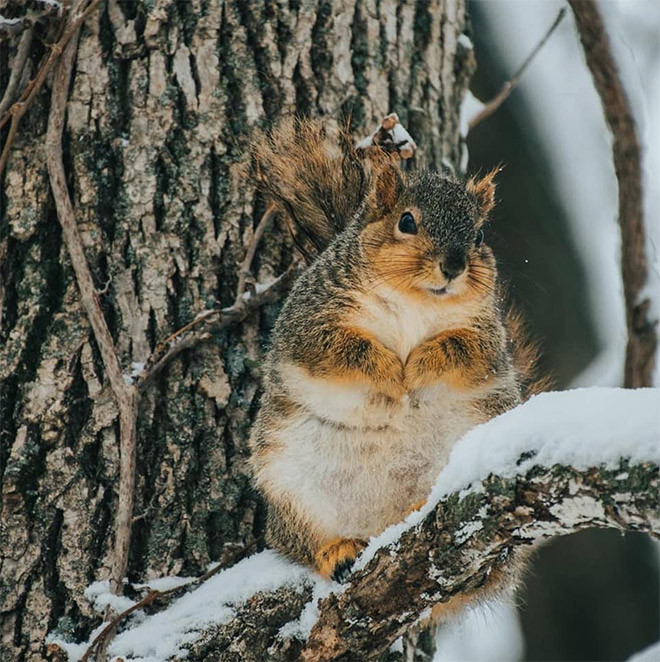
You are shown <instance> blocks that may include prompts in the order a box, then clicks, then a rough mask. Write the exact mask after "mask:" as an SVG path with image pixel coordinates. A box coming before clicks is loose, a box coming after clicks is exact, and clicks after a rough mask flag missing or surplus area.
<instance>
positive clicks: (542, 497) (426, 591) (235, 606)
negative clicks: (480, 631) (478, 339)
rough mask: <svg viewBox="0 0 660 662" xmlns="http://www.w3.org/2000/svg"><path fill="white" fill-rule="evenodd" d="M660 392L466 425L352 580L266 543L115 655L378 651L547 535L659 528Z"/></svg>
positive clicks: (135, 633)
mask: <svg viewBox="0 0 660 662" xmlns="http://www.w3.org/2000/svg"><path fill="white" fill-rule="evenodd" d="M659 401H660V391H658V390H654V389H642V390H637V391H631V390H623V389H582V390H577V391H571V392H564V393H547V394H543V395H540V396H537V397H535V398H533V399H531V400H530V401H529V402H527V403H526V404H524V405H522V406H520V407H518V408H517V409H515V410H513V411H511V412H508V413H506V414H504V415H503V416H500V417H499V418H497V419H495V420H493V421H491V422H489V423H487V424H485V425H482V426H480V427H478V428H476V429H474V430H473V431H471V432H470V433H469V434H468V435H466V436H465V437H464V438H463V439H462V440H461V441H460V442H459V443H458V444H457V445H456V447H455V448H454V450H453V452H452V455H451V458H450V461H449V464H448V465H447V467H446V468H445V469H444V470H443V472H442V473H441V475H440V476H439V478H438V482H437V484H436V486H435V488H434V490H433V492H432V493H431V495H430V497H429V500H428V502H427V504H426V506H425V507H424V508H423V509H422V510H421V511H419V512H415V513H412V514H411V515H410V516H409V517H408V518H407V519H406V520H405V521H404V522H402V523H401V524H399V525H396V526H393V527H390V529H388V530H386V531H385V532H384V533H383V534H382V535H381V536H380V537H379V538H377V539H374V540H372V541H371V543H370V545H369V546H368V547H367V549H366V550H365V552H364V553H363V555H362V557H361V558H360V559H358V562H357V564H356V569H355V572H354V574H353V575H352V577H351V580H350V583H348V584H347V585H344V586H339V585H337V584H333V583H330V582H325V581H324V580H321V579H317V578H316V577H315V576H313V575H312V574H311V573H309V572H308V571H307V570H305V569H302V568H300V567H298V566H295V565H293V564H290V563H288V562H287V561H284V560H283V559H281V558H279V557H278V556H277V555H276V554H274V553H273V552H263V553H262V554H260V555H256V556H253V557H250V558H248V559H245V560H244V561H242V562H240V563H239V564H237V565H236V566H234V567H232V568H230V569H228V570H226V571H224V572H222V573H220V574H218V575H217V576H216V577H214V578H213V579H212V580H209V582H207V583H206V584H205V585H203V586H202V587H200V588H198V589H197V590H196V591H195V592H192V593H189V594H188V595H185V596H184V597H183V598H181V599H179V600H178V601H177V602H176V603H174V604H173V605H172V606H171V607H170V608H169V609H168V610H166V611H165V612H161V613H159V614H156V615H154V616H152V617H150V618H148V619H146V620H144V621H143V622H142V623H141V624H140V625H138V626H137V627H134V628H132V629H128V630H126V631H125V632H123V633H122V634H120V635H119V636H118V637H117V639H116V640H115V641H114V642H113V644H112V646H111V649H110V652H111V653H112V654H114V655H118V656H122V657H124V658H125V659H127V660H139V659H143V658H147V657H151V658H152V659H153V658H156V659H169V658H170V657H171V656H175V657H183V656H185V655H187V657H186V659H187V660H203V659H214V660H234V659H241V660H263V659H269V660H285V659H306V660H336V659H365V660H366V659H373V658H375V657H377V656H378V655H380V654H381V653H383V652H385V651H387V649H388V647H389V646H390V645H391V644H392V643H393V642H394V641H395V640H396V639H397V638H398V637H400V636H401V635H402V634H403V633H404V632H405V631H406V630H407V629H408V628H409V627H410V626H411V625H414V624H415V623H416V622H418V621H419V620H420V619H423V618H424V617H425V616H426V615H427V614H428V613H429V610H430V609H431V607H432V606H433V605H435V604H437V603H438V602H440V603H449V602H450V601H454V603H455V602H456V601H458V602H459V603H460V602H461V601H462V600H463V598H468V600H469V599H470V597H473V596H476V595H478V594H479V593H480V591H481V590H482V589H483V588H484V587H486V586H487V585H489V584H491V583H493V582H499V583H502V584H504V585H506V584H508V583H510V580H509V577H510V575H511V573H512V572H515V569H516V567H517V565H519V564H517V563H516V559H517V558H520V553H519V552H520V550H521V549H523V548H528V547H529V546H530V545H531V544H532V543H534V542H535V541H538V540H543V539H546V538H549V537H553V536H558V535H566V534H570V533H573V532H575V531H578V530H581V529H585V528H594V527H595V528H618V529H621V530H635V531H645V532H648V533H650V534H652V535H654V536H656V537H660V476H659V468H658V463H659V462H660V415H659V414H658V403H659ZM319 598H321V599H320V600H319ZM317 603H318V604H317Z"/></svg>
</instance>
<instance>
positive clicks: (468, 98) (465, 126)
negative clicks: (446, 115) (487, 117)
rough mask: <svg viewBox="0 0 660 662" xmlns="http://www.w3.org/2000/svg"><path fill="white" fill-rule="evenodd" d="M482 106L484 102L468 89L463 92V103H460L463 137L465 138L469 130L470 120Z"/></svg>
mask: <svg viewBox="0 0 660 662" xmlns="http://www.w3.org/2000/svg"><path fill="white" fill-rule="evenodd" d="M484 106H485V104H484V102H483V101H479V99H477V97H475V96H474V94H472V92H470V90H468V91H467V92H466V93H465V96H464V97H463V103H462V104H461V136H463V138H465V137H466V136H467V134H468V132H469V124H470V120H471V119H472V118H473V117H474V116H475V115H476V114H477V113H480V112H481V111H482V110H483V108H484Z"/></svg>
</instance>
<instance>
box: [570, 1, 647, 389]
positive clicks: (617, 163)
mask: <svg viewBox="0 0 660 662" xmlns="http://www.w3.org/2000/svg"><path fill="white" fill-rule="evenodd" d="M569 2H570V5H571V9H572V10H573V14H574V15H575V22H576V25H577V28H578V31H579V33H580V41H581V42H582V48H583V49H584V54H585V57H586V59H587V65H588V66H589V70H590V71H591V76H592V78H593V81H594V86H595V87H596V91H597V92H598V95H599V96H600V100H601V104H602V106H603V113H604V114H605V120H606V121H607V125H608V126H609V128H610V131H611V132H612V138H613V140H612V154H613V157H614V169H615V171H616V178H617V182H618V185H619V228H620V230H621V271H622V277H623V292H624V297H625V302H626V326H627V329H628V344H627V347H626V364H625V372H624V386H628V387H639V386H650V385H651V384H652V383H653V367H654V362H655V353H656V347H657V343H658V338H657V333H656V325H657V320H651V319H649V308H650V302H649V299H648V298H646V297H644V298H642V292H643V290H644V287H645V286H646V281H647V273H648V267H647V259H646V250H645V236H644V214H643V209H642V173H641V152H640V148H639V141H638V140H637V133H636V128H635V120H634V118H633V114H632V110H631V108H630V104H629V102H628V98H627V96H626V93H625V90H624V88H623V84H622V82H621V78H620V76H619V72H618V70H617V67H616V63H615V61H614V57H613V55H612V49H611V47H610V43H609V40H608V38H607V34H606V32H605V27H604V25H603V20H602V18H601V16H600V13H599V11H598V7H597V6H596V3H595V2H593V0H569Z"/></svg>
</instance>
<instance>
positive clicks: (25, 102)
mask: <svg viewBox="0 0 660 662" xmlns="http://www.w3.org/2000/svg"><path fill="white" fill-rule="evenodd" d="M100 2H101V0H92V1H91V2H90V4H89V5H88V6H87V8H86V9H85V10H84V11H83V12H82V13H81V14H80V15H79V16H77V17H76V18H75V19H73V20H72V21H71V23H70V25H69V27H68V28H67V29H66V30H65V31H64V34H63V35H62V36H61V37H60V39H59V40H58V42H57V43H56V44H55V45H54V46H53V47H52V48H51V51H50V55H49V56H48V58H47V59H46V61H45V62H44V64H43V65H42V66H41V69H39V73H38V74H37V77H36V78H35V79H34V80H33V81H30V83H28V85H27V87H26V88H25V90H23V93H22V94H21V96H20V98H19V100H18V101H17V102H16V103H15V104H14V105H13V106H12V107H11V108H9V110H7V112H6V113H5V114H4V116H3V117H2V119H0V129H1V128H2V127H3V126H4V125H5V124H7V122H9V120H11V126H10V128H9V134H8V135H7V140H6V141H5V144H4V147H3V149H2V155H1V156H0V175H2V172H3V171H4V168H5V165H6V164H7V159H8V158H9V150H10V148H11V145H12V143H13V142H14V138H15V137H16V134H17V133H18V125H19V124H20V122H21V119H22V118H23V116H24V115H25V113H26V112H27V110H28V108H29V107H30V104H31V103H32V101H33V100H34V98H35V97H36V96H37V94H38V93H39V90H41V88H42V86H43V84H44V82H45V81H46V76H47V75H48V72H49V71H50V70H51V68H52V66H53V65H54V64H55V62H56V61H57V59H58V58H59V56H60V55H61V53H62V52H63V50H64V48H65V46H66V45H67V44H68V43H69V40H70V39H71V37H72V36H73V35H74V34H77V32H78V30H79V29H80V26H81V25H82V24H83V22H84V21H85V19H86V18H87V17H88V16H89V14H90V13H91V12H92V11H94V9H96V7H97V6H98V4H99V3H100Z"/></svg>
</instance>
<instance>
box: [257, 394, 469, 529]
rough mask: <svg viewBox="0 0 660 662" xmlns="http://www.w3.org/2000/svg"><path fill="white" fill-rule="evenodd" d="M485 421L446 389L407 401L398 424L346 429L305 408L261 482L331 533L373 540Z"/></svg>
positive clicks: (424, 492) (279, 438)
mask: <svg viewBox="0 0 660 662" xmlns="http://www.w3.org/2000/svg"><path fill="white" fill-rule="evenodd" d="M478 422H480V421H479V418H478V415H477V414H476V411H474V410H473V409H472V408H471V407H470V403H469V402H461V399H460V396H459V395H458V394H456V393H452V392H451V391H450V389H449V388H448V387H446V386H437V387H434V388H432V389H428V392H427V393H425V394H424V395H423V396H422V397H420V398H416V399H414V400H413V399H409V400H408V401H407V402H406V403H404V406H403V410H402V411H400V412H399V418H398V420H397V421H396V425H393V426H389V427H385V428H381V429H375V428H372V429H368V428H367V429H358V428H350V427H342V426H340V425H337V424H334V423H330V422H325V421H322V420H321V419H319V418H317V417H316V416H314V415H312V414H307V413H306V412H301V413H300V414H298V415H296V416H295V417H293V418H292V419H290V420H289V422H288V423H287V425H286V426H284V427H283V428H281V429H280V430H279V431H278V432H277V433H276V440H275V442H276V443H275V444H274V450H273V451H272V455H270V456H269V462H268V463H267V464H266V465H264V466H262V467H261V469H260V470H259V476H258V478H259V482H260V483H262V484H264V483H265V484H267V486H268V491H269V493H271V494H273V495H278V493H279V495H281V496H282V497H285V498H286V499H287V500H289V501H293V503H294V504H296V505H297V506H298V507H299V508H300V509H301V511H302V512H303V513H304V514H305V516H306V517H308V518H309V519H310V521H311V522H313V523H314V524H315V525H316V526H317V527H318V528H320V529H321V530H322V531H323V532H324V533H325V535H326V536H328V537H329V538H331V537H335V536H342V537H347V538H369V537H370V536H374V535H377V534H379V533H380V532H381V531H382V530H383V529H385V528H386V527H387V526H389V525H390V524H393V523H395V522H397V521H400V520H401V519H402V518H403V516H404V515H405V513H406V512H407V510H408V508H409V507H410V506H411V505H412V504H413V503H415V502H418V501H420V500H421V499H424V498H426V497H427V496H428V494H429V491H430V489H431V487H432V485H433V483H434V481H435V478H436V477H437V475H438V473H439V472H440V470H441V469H442V467H443V466H444V465H445V464H446V462H447V458H448V456H449V452H450V450H451V447H452V446H453V444H454V442H455V441H456V440H457V439H458V438H460V437H461V436H462V435H463V434H464V433H465V432H466V431H467V430H469V429H470V428H471V427H473V426H474V425H475V424H476V423H478Z"/></svg>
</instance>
